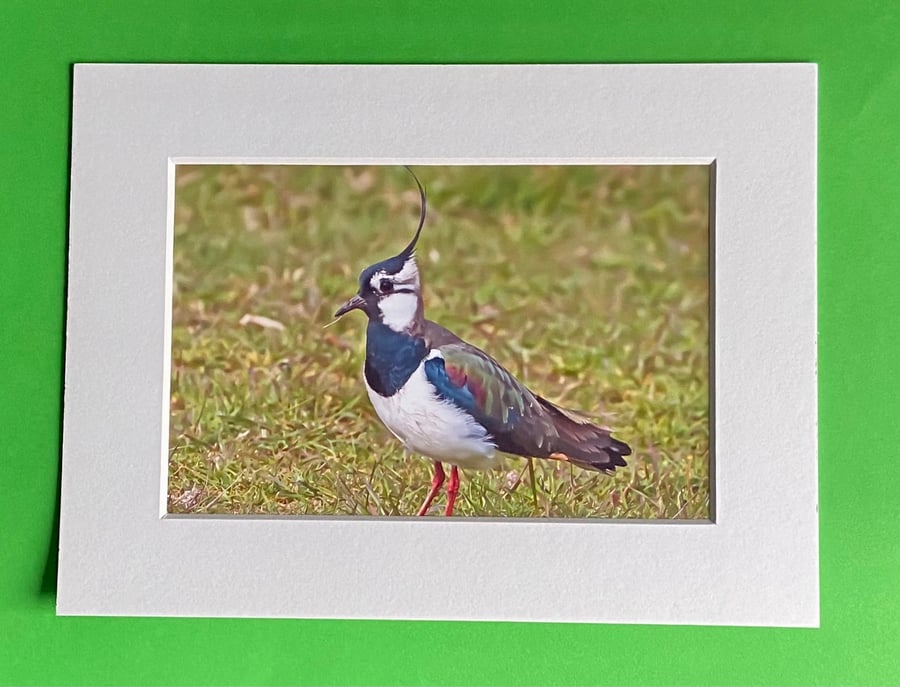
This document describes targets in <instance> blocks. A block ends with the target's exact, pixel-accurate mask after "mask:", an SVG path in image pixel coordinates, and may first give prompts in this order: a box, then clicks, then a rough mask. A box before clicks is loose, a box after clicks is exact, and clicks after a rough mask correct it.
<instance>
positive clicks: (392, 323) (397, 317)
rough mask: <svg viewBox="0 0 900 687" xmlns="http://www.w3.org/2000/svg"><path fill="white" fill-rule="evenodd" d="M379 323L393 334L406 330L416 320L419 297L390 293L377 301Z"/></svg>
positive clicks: (409, 294)
mask: <svg viewBox="0 0 900 687" xmlns="http://www.w3.org/2000/svg"><path fill="white" fill-rule="evenodd" d="M378 307H379V308H381V321H382V322H384V323H385V324H386V325H387V326H388V327H390V328H391V329H393V330H394V331H395V332H403V331H406V330H408V329H409V328H410V327H411V326H412V324H413V322H414V321H415V319H416V310H417V309H418V307H419V296H418V294H415V293H392V294H391V295H389V296H384V297H383V298H382V299H381V300H380V301H378Z"/></svg>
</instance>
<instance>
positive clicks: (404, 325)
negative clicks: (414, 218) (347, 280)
mask: <svg viewBox="0 0 900 687" xmlns="http://www.w3.org/2000/svg"><path fill="white" fill-rule="evenodd" d="M410 173H412V171H411V170H410ZM413 178H414V179H415V180H416V185H417V186H418V187H419V196H420V198H421V202H422V210H421V214H420V216H419V226H418V228H417V229H416V233H415V235H414V236H413V238H412V241H410V242H409V245H407V246H406V248H404V249H403V250H402V251H400V252H399V253H398V254H397V255H395V256H394V257H392V258H388V259H387V260H382V261H381V262H376V263H375V264H374V265H370V266H369V267H367V268H366V269H364V270H363V271H362V272H361V273H360V275H359V291H357V292H356V294H355V295H354V296H353V297H352V298H351V299H350V300H348V301H347V302H346V303H344V305H342V306H341V307H340V308H338V311H337V312H336V313H335V314H334V316H335V317H342V316H343V315H346V314H347V313H348V312H350V311H351V310H362V311H363V312H364V313H366V315H367V316H368V317H369V319H370V320H375V321H377V322H383V323H384V324H386V325H387V326H388V327H390V328H391V329H393V330H394V331H398V332H405V331H410V330H411V329H412V328H413V327H414V326H415V325H416V323H418V322H420V321H421V320H422V316H423V315H422V310H423V309H422V292H421V284H420V281H419V268H418V266H417V265H416V256H415V249H416V243H417V242H418V240H419V234H421V233H422V226H423V225H424V224H425V210H426V199H425V189H424V188H423V187H422V184H421V183H420V182H419V180H418V178H416V175H415V174H413Z"/></svg>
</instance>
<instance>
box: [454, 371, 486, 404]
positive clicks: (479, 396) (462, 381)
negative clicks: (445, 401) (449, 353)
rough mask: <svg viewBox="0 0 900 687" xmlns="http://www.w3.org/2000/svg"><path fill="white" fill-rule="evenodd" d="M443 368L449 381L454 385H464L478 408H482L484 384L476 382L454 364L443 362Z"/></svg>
mask: <svg viewBox="0 0 900 687" xmlns="http://www.w3.org/2000/svg"><path fill="white" fill-rule="evenodd" d="M444 370H445V371H446V372H447V377H449V378H450V381H451V382H453V385H454V386H458V387H460V388H461V387H463V386H464V387H466V388H467V389H468V390H469V391H470V392H471V394H472V396H474V397H475V402H476V403H477V404H478V407H479V408H484V400H485V395H486V394H485V390H484V385H482V384H480V383H478V381H477V380H475V379H471V378H470V377H469V376H468V375H467V374H466V371H465V370H464V369H463V368H461V367H456V366H454V365H447V364H446V362H445V363H444Z"/></svg>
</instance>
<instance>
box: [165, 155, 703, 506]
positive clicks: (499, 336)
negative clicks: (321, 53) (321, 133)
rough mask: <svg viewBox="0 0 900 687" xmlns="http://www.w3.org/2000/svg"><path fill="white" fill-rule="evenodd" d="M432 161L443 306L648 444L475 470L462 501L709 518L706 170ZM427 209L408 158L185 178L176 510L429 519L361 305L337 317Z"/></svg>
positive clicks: (455, 320)
mask: <svg viewBox="0 0 900 687" xmlns="http://www.w3.org/2000/svg"><path fill="white" fill-rule="evenodd" d="M417 173H418V175H419V176H420V178H421V179H422V180H423V182H424V183H425V184H426V186H427V187H428V193H429V215H428V220H427V223H426V226H425V229H424V230H423V235H422V239H421V241H420V242H419V249H418V254H419V263H420V270H421V271H422V275H423V279H424V288H425V304H426V316H427V317H429V318H430V319H433V320H435V321H437V322H439V323H441V324H443V325H444V326H446V327H449V328H450V329H452V330H454V331H455V332H456V333H457V334H459V335H460V336H462V337H463V338H465V339H467V340H468V341H471V342H472V343H474V344H476V345H478V346H481V347H483V348H485V349H486V350H487V351H489V352H490V353H491V354H492V355H493V356H494V357H495V358H497V359H498V360H499V361H500V362H501V363H502V364H504V365H505V366H506V367H508V368H509V369H510V370H511V371H512V372H513V373H514V374H515V375H516V376H517V377H519V379H521V380H522V381H524V382H525V383H526V384H527V385H529V386H530V387H531V388H532V389H534V390H535V391H537V392H538V393H540V394H541V395H543V396H545V397H547V398H549V399H550V400H552V401H554V402H558V403H560V404H563V405H565V406H569V407H572V408H577V409H581V410H584V411H588V412H590V413H592V414H596V415H597V416H598V417H599V418H600V421H601V422H602V423H603V424H605V425H607V426H609V427H611V428H612V429H613V430H614V435H615V436H617V437H619V438H621V439H623V440H624V441H627V442H628V443H630V444H631V445H632V447H633V448H634V455H633V456H631V457H630V459H629V466H628V467H627V468H623V469H620V470H618V471H617V473H616V474H615V475H614V476H612V477H609V476H605V475H601V474H597V473H592V472H586V471H581V470H579V469H578V468H573V467H572V466H570V465H567V464H564V463H559V462H556V461H542V460H534V461H526V460H524V459H519V458H512V457H511V458H509V459H508V460H507V461H506V465H505V466H504V468H503V469H502V470H497V471H489V472H474V471H465V472H464V473H463V480H462V488H461V491H460V496H459V500H458V501H457V509H456V510H457V514H459V515H482V516H508V517H533V516H538V517H605V518H687V519H692V518H708V517H709V384H708V375H709V357H708V310H709V304H708V257H709V256H708V225H709V221H708V189H709V178H708V169H707V168H705V167H696V166H681V167H674V166H642V167H623V166H619V167H496V166H494V167H420V168H418V169H417ZM417 217H418V195H417V192H416V191H415V185H414V183H413V181H412V179H411V178H410V177H409V175H408V174H407V173H406V172H405V171H404V170H403V169H402V168H399V167H385V168H378V167H368V168H365V167H301V166H293V167H289V166H278V167H275V166H268V167H267V166H180V167H179V168H178V170H177V176H176V203H175V249H174V284H173V294H174V295H173V308H172V310H173V326H172V376H171V416H170V430H169V435H170V459H169V510H170V512H177V513H185V512H190V513H284V514H300V515H302V514H359V515H412V514H414V513H415V511H416V510H417V508H418V506H419V505H420V503H421V501H422V500H423V498H424V496H425V493H426V491H427V488H428V486H429V484H430V479H431V463H430V462H429V461H427V460H425V459H423V458H422V457H420V456H409V455H407V454H405V452H404V450H403V448H402V446H401V445H400V444H399V443H398V442H397V441H396V440H395V439H393V437H392V436H391V435H390V434H389V432H388V431H387V430H386V429H385V428H384V427H383V426H382V425H381V423H380V422H379V420H378V418H377V417H376V415H375V413H374V411H373V409H372V407H371V406H370V404H369V401H368V398H367V397H366V393H365V389H364V387H363V382H362V378H361V369H362V363H363V348H364V338H365V318H364V316H363V315H362V314H361V313H352V314H351V315H348V316H347V317H345V318H344V319H343V320H341V321H340V322H339V323H338V324H336V325H335V326H333V327H330V328H328V329H323V327H324V325H325V324H327V323H328V322H330V321H331V314H332V313H333V312H334V310H335V309H336V307H337V306H338V305H340V304H341V303H343V301H344V300H345V299H346V298H347V297H349V296H350V295H352V294H353V293H354V292H355V290H356V287H357V284H356V278H357V275H358V273H359V272H360V271H361V270H362V269H363V268H364V267H366V266H367V265H369V264H371V263H373V262H376V261H378V260H381V259H383V258H385V257H388V256H390V255H393V254H395V253H396V252H398V251H399V250H400V249H401V248H402V247H403V246H404V245H405V244H406V243H407V242H408V240H409V238H410V237H411V235H412V232H413V230H414V229H415V224H416V220H417ZM262 318H265V319H262ZM441 508H442V498H441V499H439V500H438V501H436V505H435V507H434V511H433V512H435V513H438V512H442V511H441V510H440V509H441Z"/></svg>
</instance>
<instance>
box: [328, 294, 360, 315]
mask: <svg viewBox="0 0 900 687" xmlns="http://www.w3.org/2000/svg"><path fill="white" fill-rule="evenodd" d="M365 306H366V302H365V301H364V300H363V299H362V297H360V295H359V294H356V295H355V296H353V298H351V299H350V300H349V301H347V302H346V303H344V304H343V305H342V306H341V307H340V308H338V309H337V312H336V313H334V316H335V317H341V316H342V315H346V314H347V313H348V312H350V311H351V310H362V309H364V308H365Z"/></svg>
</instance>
